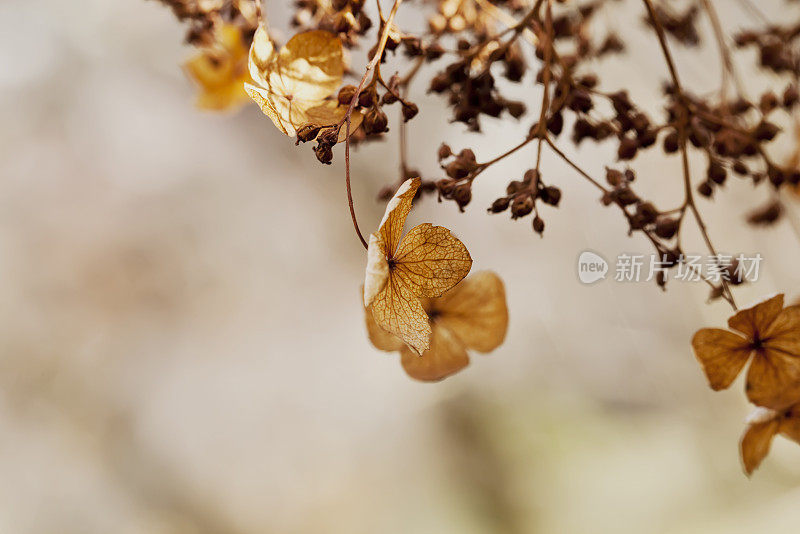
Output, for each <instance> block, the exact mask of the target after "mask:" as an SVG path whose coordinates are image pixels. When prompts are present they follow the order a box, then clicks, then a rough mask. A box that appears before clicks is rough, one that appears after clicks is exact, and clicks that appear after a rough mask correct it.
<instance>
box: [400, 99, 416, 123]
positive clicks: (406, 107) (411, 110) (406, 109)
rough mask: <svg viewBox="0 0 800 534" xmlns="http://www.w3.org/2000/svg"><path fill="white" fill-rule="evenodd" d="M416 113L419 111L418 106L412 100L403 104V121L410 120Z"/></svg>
mask: <svg viewBox="0 0 800 534" xmlns="http://www.w3.org/2000/svg"><path fill="white" fill-rule="evenodd" d="M417 113H419V107H417V105H416V104H414V103H413V102H409V103H408V104H403V120H404V121H405V122H408V121H410V120H411V119H413V118H414V117H415V116H416V115H417Z"/></svg>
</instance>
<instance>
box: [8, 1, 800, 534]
mask: <svg viewBox="0 0 800 534" xmlns="http://www.w3.org/2000/svg"><path fill="white" fill-rule="evenodd" d="M716 4H717V5H718V7H719V8H720V11H721V16H722V19H723V24H724V26H725V28H726V29H727V30H729V31H733V30H736V29H739V28H742V27H745V26H748V25H753V24H755V23H756V22H758V21H757V20H756V19H755V18H754V15H753V13H752V12H750V11H748V10H746V9H743V8H742V6H741V4H740V3H739V2H734V1H732V0H730V1H729V0H725V1H718V2H716ZM758 5H759V7H760V8H761V9H762V10H763V11H764V12H765V13H766V14H767V15H769V16H772V17H776V18H775V20H781V17H783V16H785V12H786V10H788V9H789V7H787V4H785V3H784V2H783V1H782V0H769V1H764V2H758ZM287 6H288V2H287V3H286V4H283V3H278V2H272V3H270V4H269V6H268V10H269V13H270V17H271V19H272V21H273V26H274V27H276V28H287V26H286V25H285V24H284V22H285V21H286V20H287V18H288V7H287ZM794 9H795V10H796V8H794ZM417 10H418V6H417V5H416V4H409V5H408V6H406V7H404V8H401V11H400V21H401V23H402V22H403V21H407V22H408V23H410V24H413V23H416V22H419V21H418V20H417V19H419V17H420V16H419V14H418V13H417ZM642 13H643V12H642V7H641V5H640V3H639V2H637V1H630V0H629V1H624V2H620V3H619V5H617V6H615V7H614V8H613V9H612V10H611V11H610V14H609V15H608V16H606V22H607V24H608V25H609V26H611V27H616V28H618V29H621V30H624V32H625V37H626V39H627V40H628V42H629V43H630V42H632V43H635V46H632V47H630V48H629V52H628V55H626V56H618V57H615V58H613V59H610V60H608V61H607V62H605V63H604V65H603V67H602V71H601V72H602V79H603V80H604V81H605V82H606V83H607V85H606V86H605V87H608V88H612V89H617V88H627V89H628V90H629V91H630V92H631V93H632V94H633V95H635V96H636V97H637V99H639V100H640V101H643V102H646V103H648V102H649V103H650V104H651V106H652V107H651V108H650V109H651V111H653V112H654V113H657V112H658V109H659V108H658V106H659V101H658V87H659V84H660V82H661V81H662V79H663V78H664V77H665V73H666V71H665V68H664V66H663V63H662V61H661V57H660V55H659V52H658V49H657V48H656V43H655V40H654V38H653V36H652V35H650V34H648V33H647V32H646V31H645V30H643V28H642V24H641V17H642ZM794 15H796V13H795V12H794V11H793V12H792V16H794ZM703 23H704V26H703V31H704V37H706V46H705V47H704V49H703V50H702V51H699V52H698V51H696V50H691V51H686V50H682V49H680V48H676V55H677V62H678V65H679V70H680V72H681V75H682V76H683V77H684V78H685V80H686V84H688V85H692V86H693V87H695V88H697V87H699V88H701V90H708V91H711V90H713V89H714V88H716V87H717V84H718V83H719V76H720V74H719V71H718V67H717V64H718V61H717V51H716V50H715V49H714V46H713V43H712V42H711V41H710V39H708V37H709V36H710V33H709V31H710V28H709V27H708V25H707V21H705V20H704V22H703ZM290 35H291V34H290V33H289V32H284V33H282V34H279V38H283V39H284V40H285V39H286V38H288V37H289V36H290ZM182 37H183V28H181V27H180V26H179V25H178V24H177V23H176V21H175V20H174V19H173V18H172V15H171V13H170V12H169V10H167V9H166V8H164V7H163V6H161V5H160V4H158V3H156V2H153V1H143V0H130V1H128V2H108V1H104V0H87V1H86V2H81V3H80V4H79V5H78V4H76V3H72V2H57V1H54V0H3V1H2V2H0V64H1V65H3V68H2V69H0V124H2V125H3V126H2V128H0V295H2V298H0V532H3V533H25V534H28V533H30V534H39V533H52V532H59V533H62V534H72V533H75V534H78V533H80V534H94V533H97V534H100V533H108V532H114V533H120V534H129V533H131V534H133V533H136V534H138V533H148V534H162V533H163V534H173V533H185V534H194V533H198V534H201V533H209V534H211V533H219V534H228V533H230V534H236V533H254V532H257V533H272V532H275V533H281V534H289V533H298V534H300V533H315V534H316V533H326V534H339V533H342V534H345V533H346V534H357V533H382V534H394V533H397V534H400V533H402V534H428V533H430V534H433V533H436V534H442V533H458V534H468V533H539V532H542V533H548V534H550V533H560V534H561V533H564V534H571V533H575V534H578V533H579V534H590V533H605V532H615V533H627V532H630V533H637V534H638V533H642V532H648V533H665V534H666V533H669V534H678V533H681V534H683V533H704V534H712V533H723V532H724V533H726V534H731V533H738V532H742V533H744V532H747V533H750V532H792V531H795V530H796V525H797V524H798V521H800V508H798V506H797V502H798V499H800V448H798V447H797V446H796V445H794V444H791V443H789V442H787V441H785V440H783V439H782V438H777V439H776V441H775V444H774V450H773V453H772V454H771V455H770V456H769V458H768V459H767V460H766V461H765V463H764V465H763V466H762V468H761V469H760V471H758V472H757V473H756V474H755V476H754V477H753V478H752V480H748V479H747V478H746V477H745V476H744V475H743V474H742V472H741V469H740V464H739V459H738V452H737V443H738V439H739V435H740V433H741V431H742V429H743V418H744V416H745V415H746V414H747V412H748V411H749V408H748V406H747V405H746V402H745V400H744V395H743V394H742V387H743V386H742V383H741V380H739V381H737V383H736V384H735V385H734V386H733V387H732V388H731V390H730V391H727V392H721V393H713V392H712V391H710V390H709V389H708V387H707V386H706V381H705V378H704V376H703V374H702V372H701V371H700V369H699V367H698V365H697V363H696V362H695V360H694V357H693V356H692V354H691V350H690V346H689V341H690V339H691V336H692V334H693V333H694V331H695V330H697V329H698V328H700V327H702V326H710V325H720V326H721V325H723V324H724V320H725V319H726V318H727V316H728V315H729V308H728V307H727V305H726V304H725V303H724V302H716V303H713V304H707V303H706V299H707V288H706V286H705V285H703V284H690V283H680V282H672V283H671V284H670V287H669V290H668V291H667V292H666V293H664V292H662V291H660V290H659V289H658V288H657V286H656V285H655V284H654V283H645V282H640V283H617V282H614V281H613V280H605V281H603V282H599V283H597V284H595V285H592V286H584V285H582V284H581V283H580V282H579V281H578V279H577V275H576V261H577V257H578V255H579V254H580V252H581V251H583V250H586V249H591V250H593V251H596V252H598V253H600V254H601V255H603V256H605V257H606V258H607V259H609V260H610V261H612V269H613V261H614V259H615V258H616V257H617V255H619V254H621V253H629V254H630V253H641V254H649V253H650V248H649V247H648V245H647V243H646V242H644V240H643V239H640V238H628V237H627V235H626V227H625V222H624V220H623V219H622V217H620V215H619V213H618V212H617V211H616V210H613V209H605V208H603V207H602V206H601V205H600V204H599V202H598V198H597V194H596V192H595V191H594V190H593V189H591V188H589V187H588V186H587V185H585V183H584V182H583V181H581V179H579V178H578V177H577V176H576V175H575V174H574V173H573V172H572V171H571V170H570V169H569V168H567V167H566V166H564V165H563V164H562V163H561V162H560V161H558V160H556V159H554V158H552V157H549V155H546V156H545V160H544V166H543V169H544V173H545V176H546V177H547V179H548V181H549V182H552V183H554V184H556V185H559V186H560V187H561V188H562V189H563V190H564V198H563V201H562V205H561V207H560V208H559V209H558V210H549V211H546V212H545V213H544V218H545V220H546V222H547V230H546V232H545V236H544V239H540V238H539V237H538V236H536V235H535V234H534V233H533V232H532V230H531V228H530V226H529V224H530V221H528V220H527V219H523V220H522V221H518V222H512V221H509V220H507V218H506V216H503V215H500V216H490V215H489V214H487V213H486V211H485V207H486V206H488V205H489V204H490V203H491V201H492V200H493V199H494V198H496V197H497V196H498V195H499V193H500V192H501V191H502V189H503V188H504V187H505V184H506V183H507V182H508V180H509V176H512V177H517V176H519V177H521V175H522V173H523V172H524V171H525V170H526V169H527V168H529V167H530V166H532V163H531V162H532V161H533V157H534V153H535V149H533V148H531V150H529V151H526V150H522V151H520V152H519V153H517V154H516V155H515V157H514V158H510V159H509V160H508V161H506V162H504V163H503V164H501V165H498V166H497V167H495V168H493V169H492V170H490V171H487V172H486V173H484V174H483V175H482V176H481V179H480V180H478V182H476V185H475V188H474V193H475V197H474V200H473V202H472V204H471V205H470V206H469V208H468V209H467V213H466V214H459V213H458V210H457V209H456V207H455V205H454V204H452V203H448V204H442V205H437V204H436V202H435V200H434V199H426V200H425V201H424V202H422V203H420V205H419V206H418V208H417V209H415V210H414V212H413V213H412V214H411V216H410V218H409V224H417V223H419V222H422V221H431V222H434V223H435V224H441V225H445V226H447V227H449V228H451V229H452V230H453V231H454V232H455V233H456V234H457V235H458V236H459V237H460V238H461V239H462V240H463V241H464V243H465V244H466V245H467V246H468V247H469V249H470V252H471V254H472V257H473V258H474V260H475V263H474V266H473V270H475V271H477V270H481V269H492V270H494V271H496V272H497V273H498V274H500V276H501V277H502V278H503V279H504V281H505V284H506V291H507V295H508V304H509V309H510V317H511V321H510V326H509V330H508V335H507V338H506V342H505V344H504V345H502V346H501V347H500V348H499V349H498V350H496V351H495V352H494V353H492V354H490V355H487V356H483V355H473V357H472V363H471V364H470V366H469V367H467V368H466V369H465V370H464V371H462V372H461V373H459V374H458V375H456V376H454V377H451V378H448V379H447V380H445V381H443V382H441V383H438V384H423V383H418V382H414V381H412V380H411V379H409V378H408V377H407V376H406V375H405V373H404V372H403V371H402V369H401V367H400V364H399V357H398V355H396V354H386V353H382V352H378V351H376V350H375V349H373V348H372V347H371V345H370V344H369V342H368V340H367V337H366V334H365V330H364V323H363V309H362V305H361V303H360V292H359V288H360V285H361V284H362V281H363V275H364V272H363V269H364V265H365V254H364V251H363V249H362V248H361V245H360V244H359V242H358V240H357V239H356V237H355V236H354V234H353V231H352V227H351V221H350V218H349V215H348V210H347V204H346V197H345V190H344V178H343V167H342V161H343V152H342V150H341V147H339V148H337V152H336V154H335V162H334V165H333V166H331V167H327V166H322V165H320V164H319V163H318V162H317V161H316V160H315V158H314V156H313V154H312V152H311V147H310V146H308V145H306V146H300V147H295V146H294V144H293V142H292V141H291V140H290V139H287V138H286V137H284V136H282V135H281V134H280V133H279V132H278V131H277V130H276V129H275V128H274V127H273V125H272V124H271V123H270V122H269V121H268V120H267V119H266V118H265V117H263V116H262V115H261V113H260V112H259V111H258V109H257V108H256V107H255V106H248V107H246V108H244V109H243V110H242V111H241V112H239V113H233V114H223V115H214V114H208V113H202V112H200V111H198V110H196V109H195V108H194V107H193V104H192V102H193V98H194V92H195V89H194V88H193V87H192V85H191V83H190V82H189V81H188V80H187V79H186V78H185V76H184V75H183V73H182V71H181V69H180V64H181V63H182V62H183V61H184V60H185V59H186V58H187V57H189V55H190V54H191V53H192V52H191V50H190V49H189V48H187V47H184V46H182V44H181V41H182ZM737 57H739V59H740V60H741V62H742V64H743V65H746V66H749V65H752V60H753V57H750V56H748V55H747V54H744V55H740V56H737ZM354 65H355V66H356V67H357V70H360V66H361V65H363V58H354ZM389 68H394V67H386V69H389ZM748 69H749V67H747V68H745V70H744V72H745V74H746V76H745V78H746V80H747V81H748V85H749V86H750V85H752V87H753V88H754V89H755V88H760V87H764V86H765V85H767V86H768V85H770V84H774V85H775V87H776V90H778V89H780V90H782V88H783V87H784V82H782V81H781V82H780V83H779V82H778V80H777V79H774V78H771V77H770V75H767V74H764V73H760V72H755V71H753V70H752V69H749V70H748ZM420 78H421V79H420V81H418V82H417V83H416V85H415V86H413V87H412V93H411V94H412V99H413V100H414V101H416V102H417V103H418V104H419V105H420V108H421V110H422V113H421V114H420V116H419V117H418V118H417V119H415V120H414V121H412V122H411V123H410V127H409V151H410V154H411V155H410V161H411V163H412V165H414V166H416V167H417V168H419V169H420V170H421V171H422V173H423V175H425V176H428V177H432V178H435V177H438V176H439V174H438V172H437V171H438V168H437V164H436V159H435V150H436V147H437V146H438V145H439V143H440V142H441V141H444V140H446V141H447V142H448V143H450V144H451V145H452V146H453V147H454V149H460V148H463V147H465V146H469V147H471V148H473V150H475V152H476V154H477V155H478V159H479V160H482V159H483V160H485V159H489V158H491V157H493V156H494V155H497V154H499V153H500V152H502V151H504V150H505V149H506V148H508V147H509V146H512V145H513V144H515V143H516V142H518V140H519V139H521V136H523V135H524V132H526V131H527V124H529V123H530V122H531V120H533V119H531V120H527V119H526V120H525V121H523V122H521V123H520V124H518V125H511V126H510V125H509V124H508V123H506V122H495V123H492V122H490V121H485V122H484V130H485V135H482V136H480V135H475V134H468V133H465V132H464V131H463V128H462V127H461V126H460V125H454V124H450V123H449V122H448V116H449V115H448V111H447V110H445V109H444V106H443V102H442V101H441V100H440V99H439V98H437V97H434V96H428V95H425V82H424V81H422V80H423V79H424V78H425V76H422V77H420ZM513 91H516V94H517V95H518V96H520V97H522V98H524V99H525V100H526V101H528V102H529V103H531V111H532V112H538V110H536V109H534V106H535V104H533V103H535V102H536V101H537V100H538V98H539V97H538V96H536V94H532V93H531V89H530V84H528V85H527V86H526V87H525V88H521V87H518V88H516V89H513ZM395 111H397V112H398V113H399V109H396V110H395ZM531 111H529V115H530V114H531ZM390 126H391V127H392V131H391V132H390V133H389V134H388V136H387V140H386V142H385V143H383V144H373V145H369V146H363V147H360V148H359V149H358V150H357V151H356V152H355V153H354V156H353V157H354V164H353V165H354V166H353V176H354V192H355V195H356V208H357V211H358V214H359V218H360V221H361V224H362V227H363V228H364V229H365V230H367V231H371V230H372V229H374V227H375V226H376V225H377V224H378V222H379V220H380V217H381V215H382V212H383V205H382V204H381V203H379V202H377V201H376V200H375V195H376V193H377V191H378V190H379V189H380V187H381V186H382V185H383V184H386V183H389V182H390V181H392V180H394V179H395V177H396V176H397V170H396V166H397V164H398V160H397V150H396V146H397V138H396V134H397V131H396V127H395V126H396V122H394V123H392V124H390ZM562 145H563V147H564V149H565V151H567V152H568V153H569V154H576V151H575V149H574V148H573V147H572V146H571V145H570V144H569V143H568V142H566V139H565V140H564V141H563V142H562ZM785 148H786V150H787V152H788V150H789V149H790V148H791V147H785ZM577 157H578V160H579V161H581V162H582V164H583V165H584V167H586V168H587V169H589V170H590V171H591V172H593V173H594V174H599V173H601V172H602V170H603V167H604V165H605V164H607V163H608V162H611V161H613V159H614V157H613V153H612V148H611V147H610V146H601V147H589V146H586V147H585V148H583V149H581V151H580V153H579V155H578V156H577ZM697 164H698V165H697V167H696V168H695V169H696V171H695V172H697V173H701V172H703V171H704V167H703V164H702V161H698V162H697ZM635 168H636V169H637V172H638V176H639V180H640V182H641V185H640V186H639V187H640V188H642V190H643V191H644V192H645V193H647V194H649V195H650V196H652V197H654V198H658V199H659V205H662V204H664V205H666V204H674V205H678V204H679V202H680V198H681V195H682V190H681V187H682V186H681V178H680V170H679V169H680V168H679V159H678V158H675V157H671V158H669V159H664V158H663V157H659V156H658V155H657V154H655V153H654V154H652V155H650V157H649V158H644V159H641V160H637V161H636V163H635ZM724 193H725V194H723V195H718V199H717V200H716V201H715V202H713V203H710V202H708V201H705V200H702V201H701V202H702V209H703V210H705V212H706V213H707V214H708V220H709V223H710V232H711V234H712V236H713V237H714V239H715V241H716V244H717V245H718V247H719V248H720V249H722V250H724V251H728V252H731V253H738V252H745V253H752V252H760V253H761V254H762V256H763V257H764V260H763V263H762V270H761V276H760V279H759V281H758V283H756V284H752V285H749V286H747V287H743V288H741V289H738V290H737V291H736V295H737V298H738V300H739V303H740V305H741V304H747V303H749V302H752V301H755V300H758V299H761V298H762V297H763V296H765V295H767V294H769V293H772V292H776V291H785V292H786V293H787V296H788V297H789V298H796V297H797V296H798V292H797V290H796V288H797V275H796V273H797V265H798V261H800V244H799V242H798V240H797V237H796V235H795V234H794V233H793V231H792V229H791V226H790V225H789V224H788V222H785V221H784V222H781V223H780V224H779V225H778V226H777V227H775V228H772V229H770V230H766V231H765V230H757V229H752V228H750V227H749V226H747V225H746V224H745V222H744V214H745V213H746V212H747V211H748V210H749V209H750V208H752V207H754V206H756V205H758V204H760V203H761V202H762V201H764V200H766V199H768V197H769V195H768V191H767V190H766V188H760V189H759V190H755V191H754V190H753V189H752V187H751V186H750V185H749V184H747V183H745V182H744V181H742V180H739V181H736V180H729V184H728V185H726V188H725V191H724ZM793 207H794V208H795V209H796V208H797V205H795V204H793ZM685 248H686V249H687V252H689V251H692V252H697V253H700V252H702V251H703V249H702V246H701V242H700V240H699V238H698V236H697V235H694V236H692V238H691V239H690V240H689V242H687V245H686V247H685ZM611 274H612V275H613V272H612V273H611ZM612 278H613V276H612Z"/></svg>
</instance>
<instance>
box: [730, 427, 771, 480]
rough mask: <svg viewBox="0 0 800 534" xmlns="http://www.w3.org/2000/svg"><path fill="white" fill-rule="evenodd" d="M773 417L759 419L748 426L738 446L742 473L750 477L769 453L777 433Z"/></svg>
mask: <svg viewBox="0 0 800 534" xmlns="http://www.w3.org/2000/svg"><path fill="white" fill-rule="evenodd" d="M778 425H779V423H778V420H777V419H776V418H775V417H768V418H759V419H758V420H756V421H753V422H751V423H750V424H748V426H747V428H746V429H745V431H744V434H743V435H742V440H741V442H740V444H739V451H740V453H741V456H742V464H743V465H744V472H745V473H747V475H748V476H750V475H751V474H752V473H753V471H755V470H756V469H757V468H758V466H759V465H761V461H762V460H763V459H764V458H765V457H766V456H767V454H768V453H769V449H770V445H772V438H773V437H774V436H775V434H776V433H777V432H778Z"/></svg>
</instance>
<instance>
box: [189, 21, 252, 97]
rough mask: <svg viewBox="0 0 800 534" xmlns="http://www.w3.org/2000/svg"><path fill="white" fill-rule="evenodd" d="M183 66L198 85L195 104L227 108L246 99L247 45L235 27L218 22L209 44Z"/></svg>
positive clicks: (248, 76) (247, 78)
mask: <svg viewBox="0 0 800 534" xmlns="http://www.w3.org/2000/svg"><path fill="white" fill-rule="evenodd" d="M184 68H185V69H186V73H187V74H188V75H189V77H190V78H191V79H192V80H194V81H195V83H197V85H198V86H199V88H200V94H198V95H197V100H196V104H197V107H199V108H202V109H211V110H226V109H231V108H235V107H239V106H241V105H242V104H244V103H245V102H247V93H245V92H244V84H245V83H246V82H248V81H250V75H249V74H248V73H247V48H246V47H245V44H244V41H243V40H242V34H241V31H240V30H239V28H238V27H236V26H232V25H230V24H222V25H220V26H219V27H218V28H217V30H216V32H215V33H214V41H213V42H212V43H211V45H209V46H206V47H204V48H203V49H202V51H201V52H200V53H198V54H197V55H196V56H194V57H193V58H192V59H190V60H189V61H187V62H186V64H185V65H184Z"/></svg>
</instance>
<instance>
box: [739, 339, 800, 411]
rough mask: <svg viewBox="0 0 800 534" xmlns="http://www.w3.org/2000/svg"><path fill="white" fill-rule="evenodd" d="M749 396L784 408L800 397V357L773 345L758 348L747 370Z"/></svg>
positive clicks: (761, 404)
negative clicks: (776, 348) (773, 348)
mask: <svg viewBox="0 0 800 534" xmlns="http://www.w3.org/2000/svg"><path fill="white" fill-rule="evenodd" d="M745 393H747V398H748V399H749V400H750V402H752V403H753V404H755V405H757V406H764V407H765V408H772V409H773V410H781V409H784V408H786V407H788V406H790V405H792V404H795V403H797V402H798V401H800V358H796V357H794V356H790V355H788V354H786V353H784V352H781V351H778V350H772V349H769V348H767V349H762V350H760V351H757V352H756V355H755V357H753V362H752V363H751V364H750V369H749V370H748V371H747V386H746V388H745Z"/></svg>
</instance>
